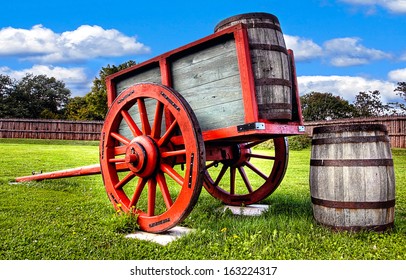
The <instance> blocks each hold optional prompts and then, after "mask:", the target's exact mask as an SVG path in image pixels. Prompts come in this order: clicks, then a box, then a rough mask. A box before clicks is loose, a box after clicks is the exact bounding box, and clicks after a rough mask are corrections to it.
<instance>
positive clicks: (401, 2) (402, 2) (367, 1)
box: [339, 0, 406, 13]
mask: <svg viewBox="0 0 406 280" xmlns="http://www.w3.org/2000/svg"><path fill="white" fill-rule="evenodd" d="M339 1H340V2H344V3H347V4H352V5H356V6H367V7H370V8H375V7H377V6H379V7H382V8H384V9H387V10H388V11H390V12H392V13H406V0H339Z"/></svg>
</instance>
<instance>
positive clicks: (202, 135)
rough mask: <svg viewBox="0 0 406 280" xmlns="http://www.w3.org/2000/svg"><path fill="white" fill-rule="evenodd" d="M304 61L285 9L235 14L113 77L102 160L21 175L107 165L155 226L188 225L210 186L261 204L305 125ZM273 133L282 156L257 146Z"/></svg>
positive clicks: (148, 225)
mask: <svg viewBox="0 0 406 280" xmlns="http://www.w3.org/2000/svg"><path fill="white" fill-rule="evenodd" d="M294 65H295V64H294V59H293V53H292V51H291V50H287V49H286V47H285V43H284V40H283V34H282V31H281V28H280V25H279V21H278V19H277V18H276V17H275V16H273V15H270V14H265V13H251V14H243V15H238V16H234V17H231V18H228V19H226V20H224V21H222V22H220V23H219V24H218V25H217V26H216V28H215V33H214V34H212V35H210V36H207V37H205V38H202V39H200V40H198V41H195V42H193V43H190V44H188V45H185V46H183V47H180V48H178V49H175V50H173V51H170V52H168V53H165V54H162V55H160V56H157V57H155V58H153V59H150V60H148V61H146V62H144V63H141V64H138V65H136V66H133V67H131V68H128V69H125V70H123V71H120V72H118V73H116V74H114V75H111V76H109V77H107V80H106V83H107V94H108V106H109V111H108V113H107V115H106V119H105V122H104V125H103V129H102V132H101V139H100V149H99V151H100V164H97V165H93V166H85V167H80V168H74V169H70V170H62V171H56V172H50V173H44V174H37V175H33V176H27V177H20V178H17V181H27V180H42V179H51V178H61V177H70V176H81V175H91V174H100V173H101V174H102V177H103V180H104V185H105V188H106V191H107V195H108V197H109V199H110V200H111V202H112V203H113V205H114V207H115V208H116V209H120V210H122V211H125V212H130V213H134V214H136V215H138V224H139V226H140V228H141V229H142V230H144V231H148V232H163V231H166V230H168V229H170V228H172V227H174V226H176V225H177V224H178V223H180V222H181V221H182V220H183V219H184V218H185V217H186V216H187V215H188V214H189V213H190V211H191V210H192V208H193V207H194V205H195V203H196V201H197V199H198V196H199V194H200V191H201V188H202V186H204V187H205V189H206V190H207V191H208V192H209V193H210V194H211V195H213V196H214V197H215V198H217V199H220V200H221V201H223V202H224V203H225V204H229V205H249V204H252V203H256V202H259V201H261V200H263V199H264V198H266V197H267V196H269V195H270V194H271V193H272V192H273V191H274V190H275V189H276V188H277V187H278V185H279V184H280V182H281V180H282V179H283V177H284V174H285V170H286V168H287V162H288V145H287V140H286V136H289V135H297V134H303V133H304V127H303V121H302V117H301V109H300V102H299V96H298V88H297V82H296V73H295V66H294ZM267 140H270V141H271V142H272V141H273V144H274V149H273V151H274V152H273V154H264V153H261V152H259V151H258V150H257V151H256V150H255V148H256V147H257V146H258V145H260V144H261V143H263V142H264V141H267ZM264 163H265V164H264ZM263 166H267V170H264V169H263Z"/></svg>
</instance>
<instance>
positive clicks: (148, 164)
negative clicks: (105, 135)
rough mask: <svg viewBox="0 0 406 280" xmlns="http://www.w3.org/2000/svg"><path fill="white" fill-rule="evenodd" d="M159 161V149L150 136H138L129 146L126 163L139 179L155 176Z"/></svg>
mask: <svg viewBox="0 0 406 280" xmlns="http://www.w3.org/2000/svg"><path fill="white" fill-rule="evenodd" d="M158 159H159V149H158V147H157V146H156V144H155V141H154V140H153V139H152V138H151V137H149V136H146V135H142V136H137V137H135V138H134V139H133V140H132V141H131V142H130V144H129V145H128V146H127V149H126V153H125V163H126V164H127V167H128V168H129V169H130V170H131V172H133V173H134V174H135V175H137V176H139V177H142V178H146V177H150V176H151V175H152V174H154V172H155V171H156V169H157V163H158Z"/></svg>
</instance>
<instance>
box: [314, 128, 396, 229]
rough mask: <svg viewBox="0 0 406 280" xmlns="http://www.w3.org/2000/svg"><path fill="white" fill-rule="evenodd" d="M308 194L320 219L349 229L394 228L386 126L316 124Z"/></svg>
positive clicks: (390, 160)
mask: <svg viewBox="0 0 406 280" xmlns="http://www.w3.org/2000/svg"><path fill="white" fill-rule="evenodd" d="M310 193H311V199H312V206H313V215H314V219H315V220H316V221H317V222H319V223H320V224H323V225H326V226H328V227H331V228H333V229H335V230H348V231H359V230H374V231H384V230H386V229H389V228H391V227H393V223H394V213H395V174H394V168H393V160H392V154H391V150H390V140H389V137H388V133H387V130H386V126H384V125H376V124H370V125H366V124H364V125H362V124H361V125H342V126H325V127H316V128H314V130H313V140H312V151H311V160H310Z"/></svg>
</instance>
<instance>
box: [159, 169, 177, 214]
mask: <svg viewBox="0 0 406 280" xmlns="http://www.w3.org/2000/svg"><path fill="white" fill-rule="evenodd" d="M156 179H157V182H158V186H159V188H160V190H161V193H162V197H163V199H164V202H165V205H166V208H167V209H169V208H170V207H171V206H172V204H173V201H172V198H171V194H170V193H169V188H168V185H167V183H166V179H165V176H164V174H163V173H162V172H158V174H157V177H156Z"/></svg>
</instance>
